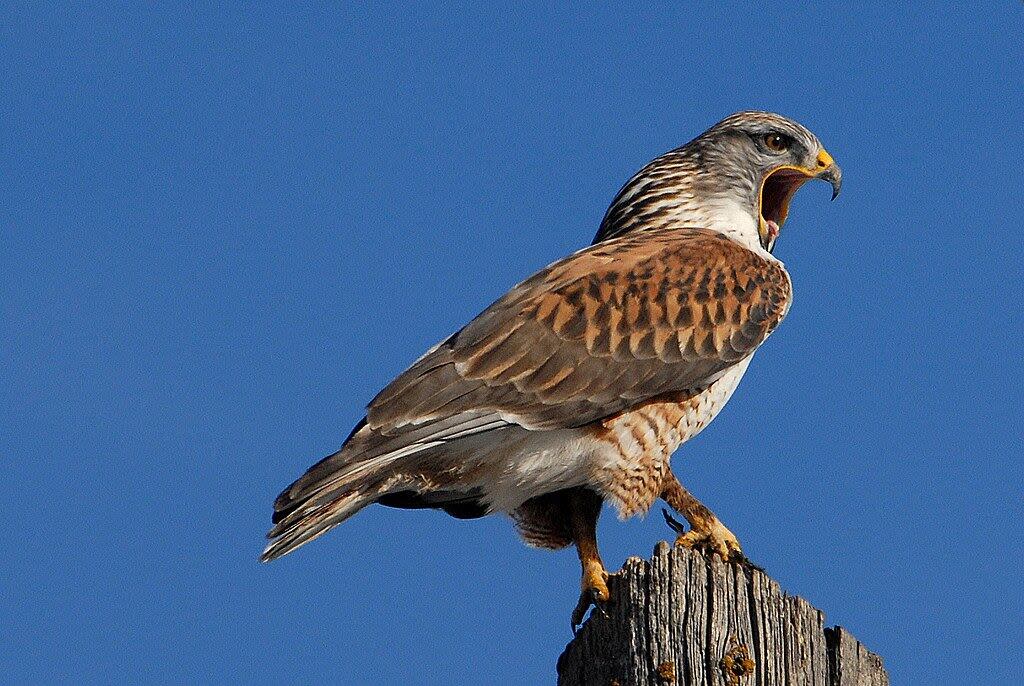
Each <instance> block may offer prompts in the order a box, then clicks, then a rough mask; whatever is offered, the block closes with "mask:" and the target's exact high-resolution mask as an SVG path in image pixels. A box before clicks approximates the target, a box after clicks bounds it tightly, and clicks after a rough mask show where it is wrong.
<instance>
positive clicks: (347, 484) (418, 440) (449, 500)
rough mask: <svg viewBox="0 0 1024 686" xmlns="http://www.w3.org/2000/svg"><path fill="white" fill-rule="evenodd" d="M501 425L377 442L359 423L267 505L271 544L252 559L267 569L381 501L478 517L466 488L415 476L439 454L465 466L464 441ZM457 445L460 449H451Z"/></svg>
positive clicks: (479, 421) (463, 424)
mask: <svg viewBox="0 0 1024 686" xmlns="http://www.w3.org/2000/svg"><path fill="white" fill-rule="evenodd" d="M506 426H508V423H507V422H506V421H504V420H501V419H498V418H496V417H494V416H490V415H462V416H455V417H450V418H446V419H445V420H441V421H438V422H430V423H427V424H425V425H412V426H410V427H409V428H408V429H407V430H405V431H402V432H401V433H400V434H394V435H385V434H382V433H378V432H376V431H374V430H371V429H370V428H369V427H368V426H367V425H366V422H365V420H364V421H363V422H361V423H360V424H359V425H358V426H356V428H355V429H354V430H353V432H352V434H351V435H350V436H349V438H348V440H347V441H346V442H345V445H344V446H342V448H341V450H339V451H338V452H336V453H334V454H333V455H330V456H328V457H326V458H324V459H323V460H321V461H320V462H318V463H316V464H315V465H313V466H312V467H310V468H309V470H307V471H306V473H305V474H303V475H302V476H301V477H299V479H297V480H296V481H295V482H294V483H293V484H292V485H291V486H289V487H288V488H286V489H285V490H284V491H282V492H281V494H280V495H279V496H278V497H277V499H276V500H275V501H274V514H273V518H272V520H273V523H274V526H273V528H272V529H271V530H270V531H269V532H268V533H267V538H269V539H271V540H270V543H269V544H268V545H267V547H266V549H265V550H264V551H263V554H262V555H261V556H260V559H261V560H262V561H263V562H270V561H271V560H275V559H277V558H279V557H281V556H283V555H287V554H288V553H290V552H291V551H293V550H295V549H296V548H298V547H299V546H302V545H305V544H306V543H309V542H310V541H312V540H313V539H315V538H318V537H319V536H322V535H323V534H325V533H327V531H328V530H329V529H331V528H333V527H335V526H336V525H338V524H340V523H342V522H343V521H345V520H346V519H348V518H349V517H351V516H352V515H354V514H355V513H356V512H358V511H359V510H361V509H363V508H364V507H366V506H367V505H371V504H373V503H375V502H378V501H380V500H381V499H382V498H384V499H386V500H387V502H386V503H385V504H392V505H394V506H396V507H435V508H440V509H444V510H445V511H448V512H449V513H450V514H453V516H463V517H478V516H481V515H482V514H484V513H485V512H486V508H485V507H484V506H483V505H481V503H480V502H479V498H480V494H479V493H477V492H476V491H475V490H474V489H475V485H474V484H471V483H470V484H465V485H463V486H462V487H456V488H454V490H451V489H444V488H441V489H439V488H438V485H437V484H434V483H429V481H428V482H425V481H424V479H423V478H422V469H423V468H424V465H427V464H432V463H433V465H434V466H435V467H437V465H438V464H439V462H438V461H439V460H441V459H442V455H443V456H444V458H443V459H445V460H448V461H452V460H454V461H455V462H465V461H466V460H465V459H464V458H465V457H466V456H465V455H463V454H462V452H463V451H465V450H469V451H470V452H472V451H473V450H474V447H473V446H474V444H473V443H472V442H466V441H467V439H470V437H472V436H478V435H480V434H483V433H489V432H491V431H494V430H498V429H501V428H502V427H506ZM460 445H461V446H462V448H461V449H460V448H458V447H456V446H460ZM449 491H450V492H449ZM428 493H429V495H428ZM396 494H404V495H402V496H399V495H396ZM392 495H394V496H395V497H394V498H391V499H388V498H389V496H392ZM481 508H484V509H481Z"/></svg>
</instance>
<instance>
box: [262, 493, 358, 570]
mask: <svg viewBox="0 0 1024 686" xmlns="http://www.w3.org/2000/svg"><path fill="white" fill-rule="evenodd" d="M375 495H376V494H366V493H364V492H362V491H359V490H356V491H350V492H347V493H345V494H343V495H341V496H340V497H337V498H335V499H334V500H332V501H330V502H328V503H326V504H324V505H320V506H317V507H314V508H312V509H309V510H303V511H302V512H303V513H302V515H301V516H300V517H297V518H295V519H294V520H293V521H290V522H288V523H285V522H282V523H281V524H278V525H277V526H275V527H274V528H273V529H271V530H270V533H268V534H267V537H268V538H270V539H272V540H271V541H270V543H268V544H267V547H266V549H264V551H263V554H262V555H260V561H261V562H270V561H271V560H276V559H277V558H279V557H282V556H284V555H287V554H288V553H290V552H292V551H293V550H295V549H296V548H298V547H300V546H303V545H305V544H306V543H309V542H310V541H312V540H313V539H315V538H319V537H320V536H322V535H324V534H325V533H327V532H328V531H329V530H330V529H332V528H334V527H335V526H337V525H338V524H341V523H342V522H343V521H345V520H346V519H348V518H349V517H351V516H352V515H354V514H355V513H356V512H358V511H359V510H361V509H363V508H364V507H366V506H367V505H369V504H371V503H372V502H373V501H374V498H375Z"/></svg>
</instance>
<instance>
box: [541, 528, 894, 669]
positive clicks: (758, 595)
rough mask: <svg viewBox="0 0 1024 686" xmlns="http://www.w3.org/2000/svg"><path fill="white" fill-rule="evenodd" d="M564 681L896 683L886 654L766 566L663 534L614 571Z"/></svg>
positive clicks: (573, 647)
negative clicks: (604, 601) (602, 608)
mask: <svg viewBox="0 0 1024 686" xmlns="http://www.w3.org/2000/svg"><path fill="white" fill-rule="evenodd" d="M609 588H610V590H611V593H612V599H613V601H614V602H612V603H610V604H609V606H608V609H607V614H606V615H602V614H601V613H598V612H594V613H592V614H591V617H590V619H589V620H587V622H586V623H585V624H584V625H583V627H582V629H581V630H580V632H579V633H578V634H577V636H576V637H575V638H574V639H573V640H572V642H571V643H569V645H568V646H566V649H565V652H564V653H562V656H561V657H560V658H559V660H558V683H559V684H561V685H562V686H648V685H654V686H669V685H675V686H789V685H799V686H888V683H889V677H888V675H887V674H886V671H885V668H884V667H883V666H882V660H881V658H879V657H878V656H877V655H875V654H873V653H871V652H869V651H868V650H867V649H866V648H865V647H864V646H862V645H861V644H860V643H859V642H858V641H857V640H856V639H855V638H853V636H851V635H850V634H849V633H847V632H846V630H844V629H842V628H841V627H834V628H831V629H826V628H825V624H824V622H825V615H824V613H822V612H821V611H820V610H817V609H815V608H814V607H812V606H811V605H810V604H809V603H807V601H805V600H803V599H801V598H797V597H795V596H789V595H786V594H785V593H784V592H783V591H782V589H781V588H780V587H779V584H778V583H777V582H775V581H773V580H772V579H771V578H769V577H768V576H767V575H766V574H765V573H764V572H762V571H761V570H759V569H757V568H754V567H751V566H747V565H742V564H725V563H723V562H722V561H721V560H720V559H719V558H718V557H715V556H708V557H705V556H704V555H702V554H701V553H698V552H693V551H690V550H686V549H685V548H682V547H676V548H671V547H670V546H669V545H668V544H667V543H659V544H658V547H657V548H656V549H655V551H654V557H653V558H652V559H651V560H650V561H644V560H641V559H639V558H635V557H634V558H630V559H628V560H627V561H626V563H625V564H624V565H623V567H622V571H621V572H619V573H618V574H614V575H612V577H611V580H610V581H609Z"/></svg>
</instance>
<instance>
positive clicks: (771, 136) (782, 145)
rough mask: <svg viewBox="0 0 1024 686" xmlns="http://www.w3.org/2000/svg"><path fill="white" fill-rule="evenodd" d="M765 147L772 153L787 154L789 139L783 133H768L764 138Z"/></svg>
mask: <svg viewBox="0 0 1024 686" xmlns="http://www.w3.org/2000/svg"><path fill="white" fill-rule="evenodd" d="M764 145H765V147H766V148H768V149H769V150H771V151H772V152H786V150H788V149H789V139H788V138H786V137H785V136H783V135H782V134H781V133H768V134H765V136H764Z"/></svg>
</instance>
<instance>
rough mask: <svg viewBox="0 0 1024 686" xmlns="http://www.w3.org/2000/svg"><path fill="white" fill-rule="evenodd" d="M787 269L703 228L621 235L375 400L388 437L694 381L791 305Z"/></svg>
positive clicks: (553, 411)
mask: <svg viewBox="0 0 1024 686" xmlns="http://www.w3.org/2000/svg"><path fill="white" fill-rule="evenodd" d="M790 297H791V287H790V281H789V277H788V275H787V274H786V272H785V270H784V269H783V268H782V265H781V264H780V263H778V262H774V261H769V260H767V259H764V258H763V257H761V256H759V255H757V254H755V253H753V252H751V251H750V250H747V249H746V248H744V247H743V246H741V245H739V244H737V243H734V242H732V241H730V240H729V239H727V238H725V237H724V236H722V235H721V234H717V233H714V232H710V231H706V230H702V229H666V230H660V231H647V232H641V233H637V234H627V235H625V236H623V237H621V238H618V239H614V240H611V241H608V242H605V243H600V244H597V245H594V246H591V247H589V248H587V249H585V250H582V251H580V252H577V253H575V254H574V255H571V256H569V257H568V258H566V259H564V260H561V261H559V262H556V263H554V264H552V265H550V266H549V267H547V268H545V269H544V270H542V271H540V272H539V273H537V274H535V275H534V276H533V277H531V278H529V279H528V280H526V281H524V282H523V283H521V284H519V285H518V286H516V287H515V288H513V289H512V290H511V291H509V293H507V294H506V295H505V296H503V297H502V298H500V299H499V300H498V301H497V302H495V303H494V304H492V305H491V306H490V307H488V308H487V309H486V310H484V312H483V313H481V314H480V315H479V316H478V317H476V318H475V319H474V320H473V321H472V322H470V323H469V324H468V325H467V326H466V327H465V328H463V329H462V330H461V331H460V332H459V333H457V334H455V335H454V336H452V337H451V338H449V339H448V340H446V341H445V342H443V343H442V344H440V345H439V346H437V347H436V348H435V349H434V350H432V351H431V352H430V353H428V354H427V355H425V356H424V357H423V358H421V359H420V360H419V361H418V362H416V363H415V364H414V365H413V366H412V367H410V368H409V369H408V370H407V371H406V372H404V373H403V374H402V375H400V376H399V377H398V378H397V379H395V380H394V381H393V382H392V383H391V384H389V385H388V387H387V388H385V389H384V390H383V391H381V393H380V394H379V395H378V396H377V397H376V398H375V399H374V400H373V402H371V404H370V406H369V410H368V422H369V424H370V426H371V427H372V428H374V429H377V430H379V431H381V432H382V433H384V434H387V433H389V432H390V431H393V430H398V429H400V427H402V426H405V425H408V424H421V423H429V422H433V421H439V420H442V419H445V418H447V417H451V416H453V415H456V414H459V413H462V412H485V413H493V414H494V415H495V416H497V417H501V418H503V419H504V420H506V421H509V422H514V423H517V424H520V425H522V426H525V427H527V428H531V429H541V428H557V427H570V426H580V425H583V424H587V423H590V422H593V421H596V420H598V419H601V418H603V417H607V416H609V415H611V414H615V413H617V412H620V411H622V410H624V409H627V408H628V407H630V406H632V405H635V404H636V403H638V402H641V401H643V400H646V399H649V398H653V397H656V396H659V395H662V394H665V393H671V392H678V391H684V390H692V389H699V388H702V387H704V386H706V385H708V384H709V383H711V382H713V381H714V380H715V378H716V377H717V375H720V374H721V373H722V372H723V371H725V370H726V369H728V368H729V367H730V366H732V365H733V364H735V363H736V362H738V361H740V360H742V359H743V358H745V357H746V356H747V355H749V354H750V353H752V352H753V351H754V350H755V349H756V348H757V347H758V346H759V345H760V344H761V343H762V342H763V341H764V339H765V338H766V337H767V336H768V335H769V334H770V333H771V332H772V331H773V330H774V329H775V327H776V326H778V324H779V322H781V321H782V318H783V317H784V316H785V314H786V311H787V310H788V308H789V301H790Z"/></svg>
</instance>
